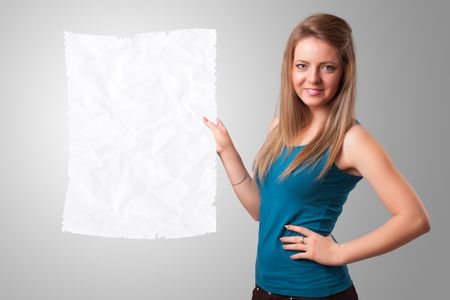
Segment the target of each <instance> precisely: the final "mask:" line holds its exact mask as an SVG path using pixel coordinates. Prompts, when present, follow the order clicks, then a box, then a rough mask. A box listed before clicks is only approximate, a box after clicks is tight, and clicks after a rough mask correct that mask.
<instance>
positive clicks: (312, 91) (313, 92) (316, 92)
mask: <svg viewBox="0 0 450 300" xmlns="http://www.w3.org/2000/svg"><path fill="white" fill-rule="evenodd" d="M305 90H306V92H307V93H308V95H310V96H317V95H319V94H320V93H322V91H323V89H305Z"/></svg>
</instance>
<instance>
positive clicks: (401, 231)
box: [339, 125, 431, 264]
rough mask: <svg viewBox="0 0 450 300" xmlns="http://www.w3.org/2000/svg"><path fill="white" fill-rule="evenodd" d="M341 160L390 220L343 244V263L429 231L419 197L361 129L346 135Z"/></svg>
mask: <svg viewBox="0 0 450 300" xmlns="http://www.w3.org/2000/svg"><path fill="white" fill-rule="evenodd" d="M342 149H343V150H342V151H343V152H344V153H343V157H345V160H346V161H347V164H348V165H349V166H350V167H353V168H355V169H357V170H358V172H359V173H360V174H361V175H362V176H363V177H364V178H365V180H367V182H368V183H369V184H370V186H371V187H372V188H373V189H374V190H375V192H376V193H377V195H378V196H379V198H380V200H381V201H382V202H383V204H384V206H385V207H386V208H387V209H388V210H389V211H390V213H391V214H392V217H391V219H390V220H388V221H387V222H386V223H384V224H383V225H382V226H380V227H378V228H377V229H375V230H374V231H372V232H370V233H368V234H366V235H364V236H362V237H360V238H357V239H354V240H352V241H349V242H345V243H342V244H341V245H340V247H339V260H340V262H341V263H342V264H349V263H352V262H355V261H359V260H362V259H366V258H369V257H373V256H377V255H380V254H383V253H386V252H389V251H392V250H394V249H396V248H398V247H400V246H402V245H404V244H406V243H407V242H409V241H411V240H413V239H415V238H417V237H419V236H420V235H422V234H424V233H426V232H429V231H430V228H431V227H430V221H429V216H428V212H427V211H426V209H425V207H424V205H423V203H422V201H421V200H420V198H419V196H418V195H417V194H416V193H415V191H414V189H413V188H412V186H411V185H410V184H409V183H408V181H407V180H406V179H405V178H404V177H403V176H402V175H401V174H400V172H399V171H398V170H397V169H396V167H395V166H394V164H393V163H392V161H391V159H390V158H389V156H388V154H387V153H386V152H385V151H384V149H383V148H382V146H381V145H380V144H379V143H377V141H376V140H375V139H374V138H373V137H372V136H371V135H370V133H369V132H368V131H367V130H366V129H365V128H364V127H362V126H360V125H356V126H353V127H352V128H351V129H350V130H349V131H348V132H347V134H346V138H345V139H344V145H343V147H342Z"/></svg>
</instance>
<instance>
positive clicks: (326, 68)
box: [324, 65, 334, 71]
mask: <svg viewBox="0 0 450 300" xmlns="http://www.w3.org/2000/svg"><path fill="white" fill-rule="evenodd" d="M324 69H325V71H334V67H333V66H332V65H325V66H324Z"/></svg>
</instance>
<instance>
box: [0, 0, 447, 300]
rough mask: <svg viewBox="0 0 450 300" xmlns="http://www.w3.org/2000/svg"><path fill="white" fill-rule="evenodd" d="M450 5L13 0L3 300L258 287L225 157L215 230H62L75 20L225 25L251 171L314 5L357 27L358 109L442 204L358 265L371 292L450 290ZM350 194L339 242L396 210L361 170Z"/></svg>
mask: <svg viewBox="0 0 450 300" xmlns="http://www.w3.org/2000/svg"><path fill="white" fill-rule="evenodd" d="M449 8H450V7H449V4H448V2H446V1H426V2H425V1H395V2H394V3H393V2H392V1H333V2H330V1H312V0H311V1H288V0H284V1H211V0H205V1H192V0H191V1H181V0H180V1H169V0H166V1H70V2H69V1H56V0H55V1H2V2H1V4H0V31H1V32H0V33H1V35H0V36H1V38H2V40H1V47H0V83H1V85H0V103H1V107H0V114H1V117H0V122H1V126H0V132H1V135H0V138H1V147H0V151H1V152H0V153H1V155H0V163H1V164H0V172H1V177H0V178H1V180H0V199H1V200H0V205H1V209H0V237H1V247H0V266H1V267H0V298H1V299H108V300H113V299H133V300H134V299H158V300H165V299H180V298H182V299H192V300H194V299H195V300H203V299H204V300H206V299H218V300H219V299H223V300H225V299H227V300H228V299H239V300H240V299H250V297H251V290H252V288H253V286H254V263H255V257H256V256H255V255H256V243H257V228H258V223H257V222H255V221H253V220H252V219H251V217H250V216H249V215H248V214H247V212H246V211H245V209H244V208H243V207H242V206H241V204H240V203H239V200H238V199H237V197H236V196H235V195H234V193H233V190H232V188H231V186H230V183H229V181H228V177H227V176H226V173H225V170H224V169H223V167H222V165H221V163H220V160H219V158H218V182H217V185H218V188H217V201H216V206H217V233H215V234H208V235H203V236H197V237H191V238H180V239H172V240H129V239H116V238H101V237H94V236H85V235H77V234H71V233H63V232H61V222H62V212H63V207H64V196H65V192H66V186H67V180H68V178H67V151H68V149H67V143H68V136H67V124H68V120H67V86H66V77H65V65H64V43H63V41H64V40H63V31H64V30H66V31H72V32H80V33H87V34H102V35H119V36H125V37H129V36H132V35H134V34H136V33H142V32H153V31H160V30H174V29H182V28H214V29H216V30H217V61H216V62H217V67H216V71H217V82H216V84H217V86H216V88H217V89H216V92H217V93H216V97H217V104H218V108H217V111H218V116H219V118H221V119H222V120H223V122H224V123H225V126H227V128H228V130H229V132H230V134H231V137H232V138H233V141H234V143H235V145H236V147H237V149H238V151H239V153H240V154H241V156H242V159H243V161H244V163H245V165H246V166H247V169H248V170H249V171H251V166H252V161H253V158H254V155H255V154H256V151H257V149H258V148H259V147H260V145H261V143H262V141H263V139H264V137H265V134H266V132H267V129H268V126H269V124H270V122H271V119H272V117H273V115H274V112H275V107H276V101H277V96H278V90H279V74H280V67H281V59H282V54H283V51H284V47H285V44H286V41H287V38H288V35H289V34H290V32H291V30H292V28H293V27H294V26H295V25H297V24H298V22H300V21H301V20H302V19H303V18H304V17H306V16H308V15H310V14H312V13H315V12H318V11H321V12H328V13H333V14H336V15H338V16H341V17H343V18H344V19H346V20H347V21H348V22H349V23H350V25H351V26H352V28H353V35H354V39H355V47H356V55H357V64H358V94H357V117H358V120H359V121H360V122H361V123H362V124H363V125H364V126H365V127H366V128H368V129H369V131H370V132H371V133H372V134H373V135H374V136H375V137H376V138H377V139H378V140H379V141H380V142H381V143H382V145H383V146H384V147H385V149H386V150H387V151H388V152H389V154H390V155H391V158H392V159H393V161H394V163H395V164H396V166H397V167H398V169H399V170H400V171H401V172H402V174H403V175H404V176H405V177H406V178H407V179H408V180H409V182H410V183H411V184H412V185H413V186H414V188H415V189H416V191H417V193H418V194H419V196H420V197H421V198H422V200H423V201H424V203H425V205H426V207H427V208H428V210H429V213H430V217H431V227H432V229H431V232H430V233H428V234H427V235H425V236H422V237H420V238H418V239H417V240H415V241H413V242H411V243H409V244H407V245H405V246H403V247H401V248H400V249H397V250H395V251H394V252H390V253H388V254H385V255H383V256H379V257H374V258H371V259H368V260H364V261H359V262H356V263H353V264H350V265H349V271H350V274H351V276H352V278H353V281H354V283H355V286H356V289H357V291H358V293H359V295H360V298H361V299H363V300H371V299H409V300H415V299H444V298H446V297H445V295H446V293H447V287H448V284H449V282H448V276H447V275H448V274H447V270H448V269H449V268H450V264H449V259H448V252H449V250H450V249H449V242H448V239H447V236H448V235H447V228H448V227H449V224H448V219H447V216H446V214H448V212H449V211H450V204H449V201H448V197H447V194H448V193H447V192H446V187H448V184H449V182H448V170H449V160H448V159H447V154H448V153H449V152H450V149H449V148H450V147H449V142H448V132H447V131H448V129H449V128H450V124H449V121H448V112H449V111H450V104H449V101H448V94H446V93H445V92H446V91H447V89H448V87H449V86H450V82H449V75H448V72H449V70H450V69H449V67H450V66H449V60H448V53H450V49H449V38H448V34H447V29H448V28H449V27H450V24H449V19H448V18H447V13H448V12H449ZM347 201H348V202H347V203H346V205H345V208H344V212H343V213H342V215H341V217H340V219H339V221H338V223H337V224H336V228H335V230H334V231H333V234H334V236H335V237H336V239H337V240H338V241H339V242H345V241H348V240H350V239H354V238H357V237H359V236H361V235H364V234H366V233H368V232H369V231H371V230H373V229H375V228H376V227H377V226H380V225H381V224H383V223H384V222H386V221H387V220H388V218H389V212H388V211H387V210H386V209H385V208H384V206H383V205H382V203H381V202H380V201H379V199H378V197H377V195H376V194H375V193H374V192H373V190H372V189H371V187H370V186H369V185H368V184H367V182H365V181H364V180H363V181H361V182H360V183H359V184H358V187H357V188H356V189H355V190H354V191H353V192H352V193H351V194H350V196H349V199H348V200H347ZM431 295H432V296H431Z"/></svg>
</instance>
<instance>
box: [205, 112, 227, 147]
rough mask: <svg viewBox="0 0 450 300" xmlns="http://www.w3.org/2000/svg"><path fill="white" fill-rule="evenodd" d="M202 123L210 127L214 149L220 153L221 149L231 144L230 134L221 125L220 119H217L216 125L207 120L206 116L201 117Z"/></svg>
mask: <svg viewBox="0 0 450 300" xmlns="http://www.w3.org/2000/svg"><path fill="white" fill-rule="evenodd" d="M203 123H204V124H205V125H206V126H208V128H209V129H211V131H212V133H213V135H214V139H215V140H216V145H217V147H216V151H217V154H220V153H221V152H222V151H224V150H225V149H227V148H228V147H230V146H232V145H233V142H232V141H231V138H230V135H229V134H228V131H227V129H226V128H225V126H224V125H223V123H222V121H220V120H219V119H217V125H216V124H214V123H213V122H211V121H209V120H208V119H207V118H206V117H203Z"/></svg>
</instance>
